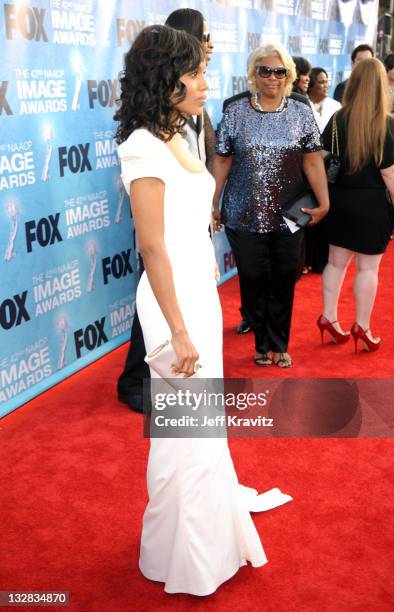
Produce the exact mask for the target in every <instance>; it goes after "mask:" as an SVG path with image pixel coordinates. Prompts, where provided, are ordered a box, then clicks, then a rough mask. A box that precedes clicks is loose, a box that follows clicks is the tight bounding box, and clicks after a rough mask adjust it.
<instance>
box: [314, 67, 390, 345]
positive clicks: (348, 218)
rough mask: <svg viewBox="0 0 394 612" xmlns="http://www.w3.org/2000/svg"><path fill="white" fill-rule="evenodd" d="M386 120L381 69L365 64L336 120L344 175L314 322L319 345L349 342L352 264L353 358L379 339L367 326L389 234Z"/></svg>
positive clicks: (327, 134) (326, 141)
mask: <svg viewBox="0 0 394 612" xmlns="http://www.w3.org/2000/svg"><path fill="white" fill-rule="evenodd" d="M366 92H368V95H365V94H366ZM389 113H390V98H389V91H388V83H387V76H386V73H385V69H384V66H383V64H382V62H381V61H379V60H377V59H373V58H370V59H366V60H365V61H363V62H360V63H359V64H358V65H357V66H355V67H354V69H353V71H352V74H351V75H350V78H349V83H348V85H347V87H346V91H345V97H344V100H343V108H342V109H341V110H340V111H339V112H338V113H337V115H336V122H337V127H338V136H339V157H340V161H341V169H340V173H339V176H338V178H337V180H336V182H335V184H334V185H333V191H332V194H331V196H332V197H331V209H330V213H329V215H328V219H327V222H328V236H329V242H330V253H329V260H328V263H327V266H326V267H325V269H324V272H323V302H324V310H323V314H322V315H321V316H320V317H319V319H318V321H317V325H318V327H319V329H320V333H321V337H322V341H323V336H324V332H326V331H327V332H328V333H329V334H330V336H331V337H332V339H333V340H334V342H337V343H339V344H343V343H345V342H347V340H349V337H350V335H349V332H343V330H342V329H341V326H340V324H339V323H338V300H339V295H340V291H341V288H342V284H343V281H344V278H345V276H346V272H347V269H348V266H349V263H350V262H351V260H352V259H353V257H354V259H355V265H356V274H355V278H354V295H355V301H356V322H355V323H354V325H353V327H352V328H351V334H352V336H353V338H354V342H355V347H356V351H357V343H358V341H359V340H361V342H362V344H363V345H364V348H365V349H366V350H369V351H376V350H377V349H378V348H379V346H380V339H379V338H376V337H374V336H373V334H372V332H371V329H370V320H371V314H372V310H373V306H374V302H375V297H376V291H377V287H378V271H379V264H380V261H381V259H382V257H383V254H384V252H385V250H386V248H387V245H388V243H389V240H390V234H391V228H392V215H393V204H392V202H394V117H393V116H392V115H390V114H389ZM331 130H332V119H330V121H329V123H328V125H327V127H326V129H325V130H324V132H323V136H322V139H323V146H324V148H325V149H326V150H327V151H328V150H330V147H331ZM388 194H389V195H390V196H391V201H390V197H388Z"/></svg>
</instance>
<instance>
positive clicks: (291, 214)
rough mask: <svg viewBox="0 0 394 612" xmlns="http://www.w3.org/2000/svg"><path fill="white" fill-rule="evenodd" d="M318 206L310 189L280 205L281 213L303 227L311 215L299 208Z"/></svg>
mask: <svg viewBox="0 0 394 612" xmlns="http://www.w3.org/2000/svg"><path fill="white" fill-rule="evenodd" d="M318 206H319V204H318V202H317V200H316V198H315V196H314V194H313V193H312V191H304V192H303V193H302V194H300V195H298V196H296V197H295V198H293V199H292V200H289V201H288V202H286V204H283V205H282V215H283V216H284V217H286V219H290V221H293V222H294V223H296V224H297V225H298V226H299V227H305V226H306V225H308V223H309V221H310V220H311V219H312V217H311V215H308V213H304V212H302V210H301V208H317V207H318Z"/></svg>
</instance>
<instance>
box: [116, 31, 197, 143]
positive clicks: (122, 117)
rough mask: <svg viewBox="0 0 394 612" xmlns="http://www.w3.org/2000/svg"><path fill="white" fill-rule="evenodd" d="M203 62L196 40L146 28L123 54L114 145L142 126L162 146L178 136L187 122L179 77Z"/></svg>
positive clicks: (182, 89) (184, 34) (191, 37)
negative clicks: (179, 104) (179, 107)
mask: <svg viewBox="0 0 394 612" xmlns="http://www.w3.org/2000/svg"><path fill="white" fill-rule="evenodd" d="M204 58H205V53H204V50H203V47H202V45H201V44H200V42H199V41H198V40H197V39H196V38H195V37H194V36H190V35H189V34H186V32H183V31H177V30H174V29H173V28H169V27H167V26H162V25H153V26H148V27H147V28H144V29H143V30H142V31H141V32H140V34H139V35H138V36H137V38H136V39H135V41H134V43H133V45H132V46H131V48H130V49H129V51H128V52H127V53H126V55H125V68H124V71H123V72H122V73H121V74H120V89H121V94H120V99H119V100H118V101H117V103H118V105H119V108H118V110H117V111H116V113H115V115H114V119H115V121H119V125H118V128H117V130H116V135H115V140H116V142H117V143H118V144H121V143H122V142H124V141H125V140H127V138H128V137H129V136H130V134H131V133H132V132H133V131H134V130H136V129H137V128H140V127H145V128H147V129H148V130H149V131H150V132H151V133H152V134H153V135H154V136H157V137H158V138H160V139H161V140H163V141H165V142H166V141H168V140H170V139H171V138H172V137H173V136H174V134H176V133H177V132H179V133H181V134H182V127H183V125H184V124H185V119H184V118H183V117H182V115H181V113H180V112H179V111H178V110H177V108H176V104H178V103H179V102H181V101H182V100H184V99H185V96H186V87H185V85H184V84H183V83H182V82H181V81H180V80H179V79H180V77H181V76H183V75H184V74H187V73H189V72H193V71H194V70H196V69H197V68H198V66H199V65H200V63H201V62H202V61H204ZM174 95H175V98H176V100H175V101H173V100H172V99H171V98H173V97H174Z"/></svg>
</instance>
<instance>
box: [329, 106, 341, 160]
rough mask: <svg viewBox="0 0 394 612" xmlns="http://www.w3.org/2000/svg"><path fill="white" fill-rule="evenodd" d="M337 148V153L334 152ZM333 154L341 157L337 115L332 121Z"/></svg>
mask: <svg viewBox="0 0 394 612" xmlns="http://www.w3.org/2000/svg"><path fill="white" fill-rule="evenodd" d="M334 148H336V151H334ZM331 153H332V154H333V155H336V156H337V157H339V141H338V127H337V113H335V114H334V117H333V120H332V130H331Z"/></svg>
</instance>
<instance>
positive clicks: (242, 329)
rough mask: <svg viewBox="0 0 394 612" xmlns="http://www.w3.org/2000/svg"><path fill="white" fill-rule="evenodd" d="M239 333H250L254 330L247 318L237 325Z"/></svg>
mask: <svg viewBox="0 0 394 612" xmlns="http://www.w3.org/2000/svg"><path fill="white" fill-rule="evenodd" d="M236 331H237V334H248V333H249V332H251V331H252V326H251V324H250V323H249V321H247V320H246V319H242V321H241V323H240V324H239V325H238V327H237V330H236Z"/></svg>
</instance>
